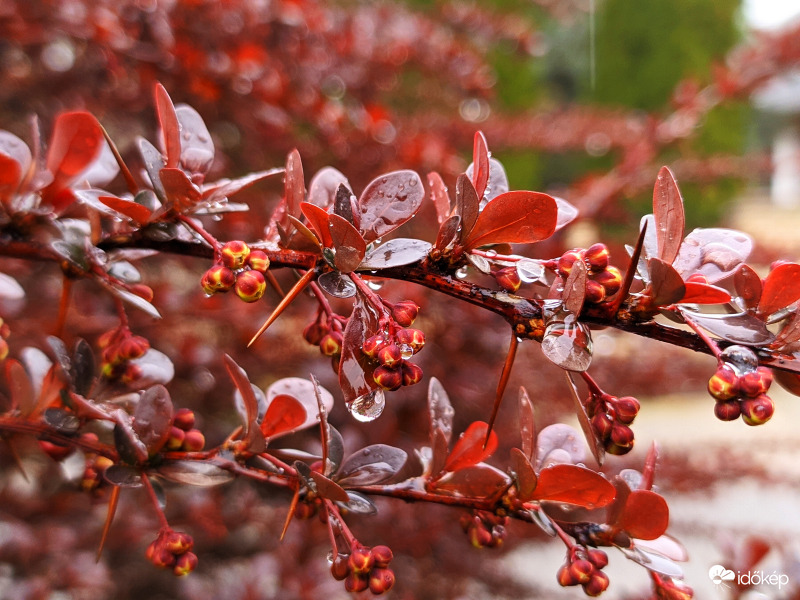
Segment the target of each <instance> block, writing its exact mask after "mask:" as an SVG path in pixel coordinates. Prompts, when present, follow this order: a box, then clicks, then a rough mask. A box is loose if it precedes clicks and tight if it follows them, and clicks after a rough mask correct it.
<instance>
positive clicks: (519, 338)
mask: <svg viewBox="0 0 800 600" xmlns="http://www.w3.org/2000/svg"><path fill="white" fill-rule="evenodd" d="M517 341H518V342H524V341H525V338H521V337H519V336H517Z"/></svg>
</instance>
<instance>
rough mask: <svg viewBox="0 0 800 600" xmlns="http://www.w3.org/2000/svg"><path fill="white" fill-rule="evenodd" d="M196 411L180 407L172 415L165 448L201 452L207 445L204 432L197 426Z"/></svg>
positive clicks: (176, 450)
mask: <svg viewBox="0 0 800 600" xmlns="http://www.w3.org/2000/svg"><path fill="white" fill-rule="evenodd" d="M194 425H195V418H194V411H192V410H190V409H188V408H179V409H178V410H176V411H175V414H174V415H173V417H172V427H171V428H170V431H169V437H168V438H167V442H166V444H164V449H165V450H170V451H175V452H199V451H200V450H202V449H203V448H204V447H205V445H206V438H205V436H204V435H203V432H202V431H200V430H199V429H197V428H195V426H194Z"/></svg>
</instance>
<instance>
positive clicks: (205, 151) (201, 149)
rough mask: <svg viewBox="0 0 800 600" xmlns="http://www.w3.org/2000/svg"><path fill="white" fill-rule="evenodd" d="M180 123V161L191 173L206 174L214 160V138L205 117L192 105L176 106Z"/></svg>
mask: <svg viewBox="0 0 800 600" xmlns="http://www.w3.org/2000/svg"><path fill="white" fill-rule="evenodd" d="M175 117H176V119H177V120H178V123H180V133H181V138H180V157H181V158H180V163H181V165H183V167H184V168H185V169H186V170H187V171H189V172H190V173H203V174H205V173H206V172H207V171H208V169H209V168H210V167H211V163H212V162H214V140H212V139H211V134H210V133H209V132H208V127H206V124H205V122H203V117H201V116H200V114H199V113H198V112H197V111H196V110H195V109H194V108H192V107H191V106H188V105H186V104H182V105H180V106H178V107H176V108H175Z"/></svg>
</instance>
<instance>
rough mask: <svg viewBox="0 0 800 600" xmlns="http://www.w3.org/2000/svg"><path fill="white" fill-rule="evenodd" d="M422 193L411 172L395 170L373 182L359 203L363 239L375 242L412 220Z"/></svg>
mask: <svg viewBox="0 0 800 600" xmlns="http://www.w3.org/2000/svg"><path fill="white" fill-rule="evenodd" d="M424 198H425V190H424V188H423V185H422V180H421V179H420V178H419V175H417V174H416V173H415V172H414V171H410V170H405V171H394V172H392V173H388V174H386V175H383V176H381V177H378V178H377V179H374V180H372V181H371V182H370V183H369V184H368V185H367V187H366V188H365V189H364V192H363V193H362V194H361V197H360V198H359V200H358V205H359V209H360V212H361V214H360V229H361V232H362V234H363V235H364V240H365V241H366V242H367V243H369V242H374V241H375V240H376V239H378V238H380V237H383V236H384V235H386V234H387V233H389V232H391V231H394V230H395V229H397V228H398V227H400V226H401V225H402V224H403V223H405V222H406V221H408V220H409V219H410V218H411V217H413V216H414V215H415V214H416V212H417V211H418V210H419V208H420V206H421V205H422V201H423V200H424Z"/></svg>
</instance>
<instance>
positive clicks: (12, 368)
mask: <svg viewBox="0 0 800 600" xmlns="http://www.w3.org/2000/svg"><path fill="white" fill-rule="evenodd" d="M5 363H6V364H5V367H6V382H7V385H8V392H9V394H10V396H11V407H12V408H15V409H17V410H19V412H20V414H22V416H23V417H26V416H28V415H29V414H30V413H31V412H32V411H33V409H34V407H35V404H34V403H35V401H36V398H35V396H34V390H33V384H32V383H31V380H30V377H28V373H27V372H26V371H25V367H23V366H22V363H20V362H19V361H17V360H14V359H13V358H9V359H6V361H5Z"/></svg>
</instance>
